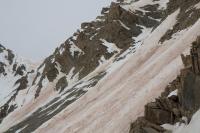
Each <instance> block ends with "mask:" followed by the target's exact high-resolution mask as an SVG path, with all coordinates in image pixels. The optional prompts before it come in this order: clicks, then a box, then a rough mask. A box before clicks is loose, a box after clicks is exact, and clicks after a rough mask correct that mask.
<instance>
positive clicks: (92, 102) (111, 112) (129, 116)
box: [0, 0, 200, 133]
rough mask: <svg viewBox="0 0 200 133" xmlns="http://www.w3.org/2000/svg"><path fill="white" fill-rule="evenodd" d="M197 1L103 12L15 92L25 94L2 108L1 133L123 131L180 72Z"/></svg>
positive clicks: (171, 0)
mask: <svg viewBox="0 0 200 133" xmlns="http://www.w3.org/2000/svg"><path fill="white" fill-rule="evenodd" d="M198 3H199V1H198V0H191V1H182V0H139V1H130V0H127V1H123V2H117V3H112V4H111V6H110V7H106V8H103V10H102V15H101V16H98V17H97V18H96V20H94V21H92V22H88V23H83V24H82V25H81V29H79V30H78V31H77V32H76V33H74V35H73V36H72V37H71V38H69V39H67V40H66V41H65V42H64V43H63V44H61V46H60V47H58V48H56V50H55V52H54V53H53V54H52V55H50V56H49V57H48V58H46V59H45V61H44V62H43V63H42V64H41V65H40V66H39V67H38V68H37V69H36V71H35V72H34V73H32V74H31V75H32V76H33V80H32V82H30V83H31V84H30V85H28V86H26V87H25V88H24V89H23V90H20V91H19V93H18V94H25V93H24V92H26V94H25V95H18V94H17V95H16V98H15V99H14V100H13V103H14V104H16V105H20V106H17V107H16V108H15V109H14V111H13V112H11V113H10V112H8V110H7V108H6V109H4V112H7V113H6V115H5V116H4V117H2V118H4V119H3V121H2V123H1V124H0V132H25V133H26V132H33V131H34V132H49V133H51V132H52V133H54V132H61V133H62V132H63V133H66V132H67V133H75V132H81V133H94V132H95V133H102V132H105V133H112V132H114V133H122V132H124V133H126V132H128V130H129V124H130V123H131V122H132V121H134V120H135V119H136V118H137V117H138V116H140V115H142V114H143V111H144V105H145V104H146V103H147V102H149V101H151V100H153V99H154V98H155V97H157V96H159V95H160V93H161V92H162V88H164V87H165V86H167V84H168V83H169V82H170V81H172V80H173V79H175V77H176V76H177V75H178V74H179V71H180V69H181V68H182V67H183V64H182V62H181V57H180V55H181V54H182V53H187V52H188V51H189V48H190V44H191V43H192V42H193V41H194V40H195V39H196V37H197V36H198V35H200V29H199V28H198V27H199V26H200V20H199V17H200V10H199V8H198V6H197V5H198ZM188 16H189V17H190V19H188ZM21 98H22V99H24V100H23V101H25V102H23V103H22V104H21V102H18V100H17V99H21ZM12 105H13V104H12V103H11V104H9V107H10V106H12ZM3 107H4V108H5V105H3ZM1 112H2V111H1Z"/></svg>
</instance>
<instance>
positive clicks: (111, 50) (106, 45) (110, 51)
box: [100, 39, 120, 53]
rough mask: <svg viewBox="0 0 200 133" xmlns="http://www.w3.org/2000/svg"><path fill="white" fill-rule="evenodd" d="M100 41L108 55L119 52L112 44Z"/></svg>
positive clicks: (103, 40)
mask: <svg viewBox="0 0 200 133" xmlns="http://www.w3.org/2000/svg"><path fill="white" fill-rule="evenodd" d="M100 41H102V42H103V43H102V45H104V46H105V47H107V51H108V53H114V52H120V49H119V48H118V47H117V46H116V45H115V44H114V43H109V42H107V41H106V40H105V39H100Z"/></svg>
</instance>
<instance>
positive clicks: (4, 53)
mask: <svg viewBox="0 0 200 133" xmlns="http://www.w3.org/2000/svg"><path fill="white" fill-rule="evenodd" d="M35 68H36V66H34V65H33V64H31V63H30V61H28V60H25V59H21V58H18V57H17V56H16V55H15V54H14V53H13V52H12V51H11V50H9V49H6V48H5V47H4V46H2V45H1V44H0V85H1V87H0V106H1V116H0V121H1V120H2V118H3V117H4V116H6V115H7V114H8V113H10V112H12V111H13V110H14V109H15V108H17V107H18V106H20V105H17V104H15V101H19V102H18V103H20V102H21V103H22V102H23V100H22V99H16V96H17V95H20V93H21V92H22V90H23V89H26V87H27V86H29V85H30V84H29V81H30V80H31V78H32V77H31V76H30V75H32V73H34V69H35Z"/></svg>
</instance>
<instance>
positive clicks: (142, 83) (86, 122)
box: [36, 10, 200, 133]
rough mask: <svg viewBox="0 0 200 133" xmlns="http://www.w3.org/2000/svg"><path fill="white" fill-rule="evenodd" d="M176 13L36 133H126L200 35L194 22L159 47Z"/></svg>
mask: <svg viewBox="0 0 200 133" xmlns="http://www.w3.org/2000/svg"><path fill="white" fill-rule="evenodd" d="M178 13H179V10H177V11H176V12H174V13H173V14H172V15H170V16H168V17H167V19H166V20H164V22H163V23H162V24H161V25H160V26H159V27H158V28H157V29H155V30H154V31H153V32H152V33H151V34H150V36H149V37H147V38H146V39H145V40H144V43H143V44H144V45H142V47H141V48H140V49H139V50H138V51H137V52H136V53H135V54H133V55H132V56H130V57H129V59H128V60H127V61H126V62H125V63H124V64H123V65H119V66H118V68H117V69H115V70H114V71H113V72H112V73H111V74H110V75H109V76H107V77H106V78H105V79H104V80H102V81H101V82H100V83H99V84H98V85H97V86H95V87H94V88H92V89H91V90H90V91H89V92H88V93H87V94H86V95H84V96H83V97H81V98H80V99H79V100H78V101H77V102H76V103H74V104H72V105H71V106H69V108H66V109H65V110H64V111H62V112H61V113H59V114H58V115H57V116H55V117H54V118H53V119H51V120H50V121H48V122H47V123H45V124H44V125H43V126H41V127H40V128H39V129H38V130H36V132H40V133H42V132H50V133H51V132H52V133H53V132H56V131H60V132H81V133H93V132H95V133H102V132H106V133H110V132H114V133H122V132H128V129H129V124H130V122H131V121H134V120H135V119H136V118H137V117H138V116H140V115H142V113H143V110H144V105H145V104H146V103H147V102H149V101H152V100H153V99H154V98H155V97H157V96H159V95H160V93H161V92H162V91H163V89H164V88H165V86H166V85H167V84H168V83H169V82H170V81H172V80H173V79H175V77H176V76H177V75H178V73H179V71H180V69H181V68H182V67H183V64H182V61H181V58H180V54H181V53H185V52H188V51H189V48H190V44H191V43H192V42H193V41H194V40H195V39H196V37H197V36H198V35H199V33H200V29H199V28H198V27H199V26H200V21H198V22H197V23H196V24H195V25H193V26H192V27H189V28H188V29H186V30H184V31H181V32H180V33H181V34H177V36H175V37H173V38H172V39H171V40H169V41H166V42H164V43H163V44H161V45H159V39H160V37H161V36H162V35H163V34H164V33H165V32H166V31H167V30H168V29H170V28H171V27H172V26H173V25H174V24H175V22H176V17H177V14H178ZM134 57H137V58H134Z"/></svg>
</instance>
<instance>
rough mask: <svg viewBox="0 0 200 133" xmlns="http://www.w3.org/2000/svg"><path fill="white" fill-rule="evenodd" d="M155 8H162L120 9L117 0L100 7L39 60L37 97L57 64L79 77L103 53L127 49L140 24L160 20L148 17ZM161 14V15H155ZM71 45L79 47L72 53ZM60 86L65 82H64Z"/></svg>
mask: <svg viewBox="0 0 200 133" xmlns="http://www.w3.org/2000/svg"><path fill="white" fill-rule="evenodd" d="M152 8H153V7H152ZM156 12H159V14H160V13H161V12H163V11H156V7H155V8H153V9H149V11H148V13H149V14H142V13H141V12H135V13H133V12H129V11H127V10H125V9H123V8H122V7H121V6H120V3H114V2H113V3H111V6H110V7H106V8H103V9H102V12H101V13H102V14H101V16H98V17H97V19H96V20H95V21H92V22H85V23H82V24H81V30H78V31H77V32H76V33H74V35H73V36H72V37H70V38H69V39H67V40H66V41H65V42H64V43H63V44H62V45H61V46H60V47H59V48H57V49H56V50H55V52H54V53H53V54H52V55H51V56H49V57H48V58H46V60H45V61H44V63H43V64H42V65H45V67H44V70H43V72H42V73H40V74H41V75H42V76H38V78H40V80H39V83H36V84H38V86H39V87H38V91H37V95H36V97H37V96H39V93H40V90H41V89H42V81H43V80H44V78H45V77H47V78H48V80H49V81H50V82H53V81H54V80H55V79H56V77H57V75H58V74H59V72H58V67H60V69H61V72H62V73H64V74H66V75H67V74H68V73H69V72H70V71H71V70H72V69H74V71H73V72H74V74H77V73H79V79H82V78H83V77H85V76H86V75H88V74H89V73H90V72H92V71H93V70H95V69H96V68H97V66H98V65H99V61H100V60H101V58H102V57H103V58H105V59H109V58H111V57H112V56H114V55H116V56H117V54H118V55H119V54H120V53H122V52H123V51H125V50H127V49H128V48H129V47H130V46H131V45H132V44H133V43H134V41H135V40H134V39H133V37H137V36H138V35H139V34H140V33H142V29H143V27H147V28H152V27H155V26H157V25H158V24H159V22H158V21H157V20H155V19H153V18H151V17H149V16H152V15H151V14H150V13H152V14H156ZM153 16H154V15H153ZM163 17H164V16H162V15H160V16H157V17H156V18H159V19H161V18H163ZM102 40H105V41H107V42H108V43H114V44H115V45H116V46H117V48H118V49H119V52H118V51H114V52H108V51H107V47H106V46H104V45H102V44H103V41H102ZM73 47H76V48H78V49H79V50H77V51H74V52H73V53H72V48H73ZM40 74H38V75H40ZM61 80H62V79H59V81H61ZM34 84H35V82H34ZM62 86H67V82H65V83H64V84H63V85H62ZM56 88H59V87H56ZM55 90H57V89H55Z"/></svg>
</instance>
